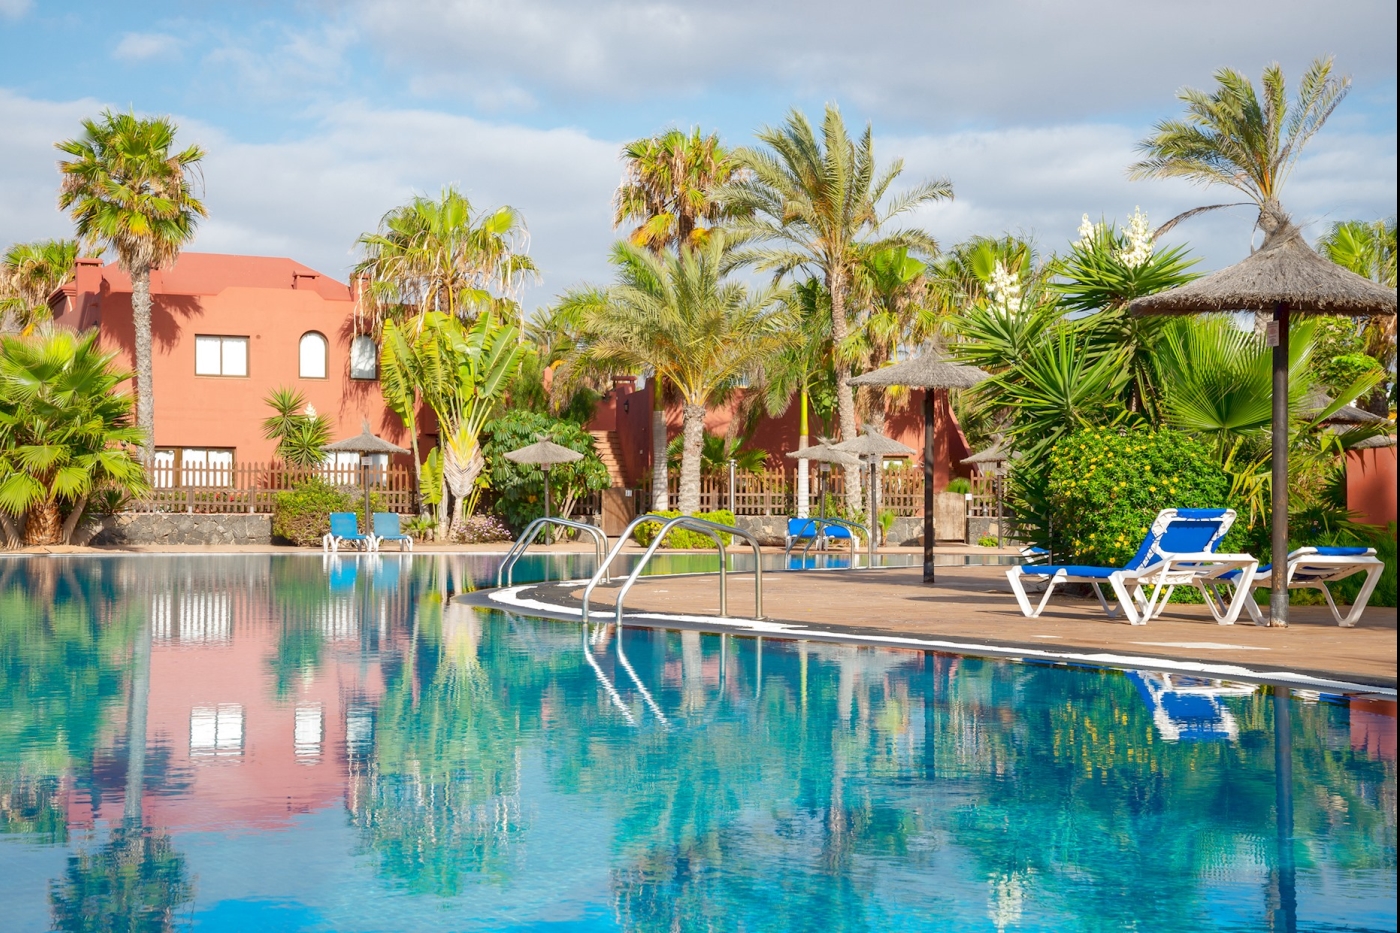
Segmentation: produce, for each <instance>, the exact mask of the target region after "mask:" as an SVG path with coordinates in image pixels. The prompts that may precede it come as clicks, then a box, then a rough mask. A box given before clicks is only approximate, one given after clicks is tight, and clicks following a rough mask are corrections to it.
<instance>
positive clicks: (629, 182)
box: [613, 126, 740, 252]
mask: <svg viewBox="0 0 1400 933" xmlns="http://www.w3.org/2000/svg"><path fill="white" fill-rule="evenodd" d="M622 160H623V163H624V164H625V165H626V171H627V175H626V177H625V178H624V179H623V182H622V184H621V185H619V186H618V189H617V193H616V194H615V195H614V196H613V226H614V227H620V226H622V225H623V224H626V223H632V224H635V226H634V227H633V230H632V233H631V235H630V236H629V237H628V239H629V240H630V241H631V242H632V243H633V245H635V246H642V247H646V248H647V249H650V250H652V251H653V252H660V251H661V250H663V249H666V248H667V247H677V246H679V245H680V244H687V245H690V246H696V245H698V244H699V243H700V242H701V241H702V240H703V239H704V238H705V235H706V232H707V230H708V228H709V227H712V226H714V225H715V224H717V223H719V222H720V221H722V220H725V219H727V218H728V217H729V216H731V211H730V209H729V208H728V207H727V206H725V205H723V204H721V203H720V202H719V201H717V200H715V198H714V192H715V189H717V188H718V187H720V186H721V185H725V184H728V183H729V182H730V181H731V180H733V178H734V177H735V175H736V173H738V172H739V171H740V168H739V163H738V161H737V160H736V159H735V158H734V157H733V155H731V154H730V152H729V151H728V150H727V149H725V148H724V147H723V146H722V145H720V141H719V134H718V133H711V134H710V135H709V136H701V135H700V127H698V126H697V127H695V128H694V129H692V130H691V131H690V133H689V134H687V133H685V132H683V131H681V130H678V129H670V130H667V131H666V132H664V133H662V134H660V135H659V136H651V137H648V138H645V139H637V140H633V141H632V142H630V143H628V144H627V145H626V146H624V147H622Z"/></svg>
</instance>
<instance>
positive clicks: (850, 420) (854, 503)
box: [826, 269, 860, 515]
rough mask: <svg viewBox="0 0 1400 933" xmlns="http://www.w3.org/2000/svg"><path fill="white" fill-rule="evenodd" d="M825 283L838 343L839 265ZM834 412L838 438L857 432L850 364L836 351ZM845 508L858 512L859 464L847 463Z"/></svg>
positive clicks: (842, 334) (841, 326)
mask: <svg viewBox="0 0 1400 933" xmlns="http://www.w3.org/2000/svg"><path fill="white" fill-rule="evenodd" d="M826 287H827V289H828V290H829V291H830V292H831V340H832V343H833V344H834V345H835V346H836V347H838V348H839V347H840V346H841V344H842V343H844V342H845V340H846V334H847V327H846V277H845V275H843V274H842V270H840V269H831V270H829V271H828V272H827V276H826ZM835 355H836V413H837V415H838V417H839V418H840V422H841V440H843V441H848V440H851V439H852V438H854V437H855V436H856V434H857V428H856V399H855V394H854V393H853V392H852V391H851V364H850V363H847V362H845V361H844V360H842V358H841V354H840V352H839V351H838V352H837V353H836V354H835ZM846 508H847V510H848V511H849V512H850V513H851V514H852V515H859V514H860V467H859V466H848V467H846Z"/></svg>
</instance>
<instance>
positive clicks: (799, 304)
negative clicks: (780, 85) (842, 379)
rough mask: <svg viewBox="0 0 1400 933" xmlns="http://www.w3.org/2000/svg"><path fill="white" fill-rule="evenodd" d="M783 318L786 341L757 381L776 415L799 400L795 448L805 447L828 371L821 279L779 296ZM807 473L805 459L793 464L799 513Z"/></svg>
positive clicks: (826, 302) (827, 321)
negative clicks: (815, 403)
mask: <svg viewBox="0 0 1400 933" xmlns="http://www.w3.org/2000/svg"><path fill="white" fill-rule="evenodd" d="M783 305H784V310H785V313H786V316H787V317H788V319H789V320H791V321H792V322H793V325H792V327H791V328H790V329H789V331H788V339H787V340H786V341H785V343H784V345H783V346H782V348H781V349H779V350H778V352H777V353H776V354H775V355H774V356H773V357H771V358H770V359H768V360H767V361H766V362H765V363H764V365H763V371H762V373H761V377H760V380H759V383H758V386H759V388H760V390H761V391H762V392H763V403H764V407H765V408H766V409H767V410H768V413H769V414H770V415H774V416H779V415H782V414H783V413H784V412H786V411H787V409H788V406H789V405H791V404H792V400H793V397H794V395H795V396H796V398H797V404H798V406H799V407H798V411H797V434H798V437H797V447H798V449H799V450H803V449H805V448H806V447H807V446H809V443H810V438H811V435H812V431H811V422H810V420H809V417H810V415H811V413H812V409H813V407H814V406H813V395H814V393H816V392H817V391H819V390H820V388H821V387H822V386H823V385H829V384H830V381H831V380H830V375H831V373H832V371H833V370H832V345H831V296H830V294H828V292H827V290H826V287H825V286H823V285H822V283H821V281H820V280H819V279H807V280H806V281H803V282H799V283H797V284H796V285H794V286H792V287H791V288H789V289H788V291H787V294H786V296H785V297H784V298H783ZM810 480H811V474H810V473H809V467H808V465H807V463H806V462H799V463H798V465H797V517H798V518H806V517H807V513H808V509H809V499H810V491H811V490H810Z"/></svg>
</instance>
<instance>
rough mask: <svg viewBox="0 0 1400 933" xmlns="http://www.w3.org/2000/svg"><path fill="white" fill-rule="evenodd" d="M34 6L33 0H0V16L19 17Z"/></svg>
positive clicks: (7, 17)
mask: <svg viewBox="0 0 1400 933" xmlns="http://www.w3.org/2000/svg"><path fill="white" fill-rule="evenodd" d="M33 7H34V0H0V16H3V17H4V18H6V19H19V18H20V17H21V16H23V15H24V14H26V13H28V12H29V11H30V10H31V9H33Z"/></svg>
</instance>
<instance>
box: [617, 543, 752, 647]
mask: <svg viewBox="0 0 1400 933" xmlns="http://www.w3.org/2000/svg"><path fill="white" fill-rule="evenodd" d="M692 523H694V524H692ZM702 523H703V524H702ZM713 524H714V523H713V522H707V521H705V520H704V519H702V518H692V517H691V516H689V515H678V516H676V517H675V518H673V519H670V520H669V521H667V522H666V524H664V525H662V526H661V530H660V531H658V532H657V533H656V539H655V540H654V541H652V542H651V546H650V547H648V548H647V549H646V553H645V554H643V555H642V559H641V560H639V561H638V562H637V566H636V567H633V568H632V572H631V573H629V574H628V575H627V582H625V583H623V584H622V589H620V590H618V591H617V619H616V620H615V621H616V622H617V624H618V627H619V628H621V626H622V600H623V599H624V598H626V596H627V591H628V590H630V589H631V588H632V584H633V583H636V582H637V577H639V576H641V574H642V570H643V568H645V567H646V565H647V561H649V560H651V558H652V555H654V554H655V553H656V549H657V548H659V547H661V542H662V541H665V540H666V536H667V535H668V534H670V533H671V529H672V528H676V527H681V528H688V529H690V530H691V531H698V532H700V533H701V534H705V535H709V536H710V538H711V539H712V540H713V541H714V542H715V547H717V548H719V614H720V615H721V616H727V615H729V598H728V597H729V594H728V590H727V587H726V585H725V579H724V576H725V565H726V564H728V563H729V561H728V560H727V556H726V554H725V550H724V540H723V539H722V538H720V536H719V535H718V534H716V533H715V532H714V531H711V530H710V529H709V528H706V527H704V525H713ZM715 528H719V529H724V530H728V529H726V528H725V526H724V525H715ZM758 572H759V573H762V572H763V564H762V561H760V562H759V568H758ZM758 617H759V618H762V617H763V611H762V610H759V613H758ZM618 637H619V638H620V637H621V635H619V636H618Z"/></svg>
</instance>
